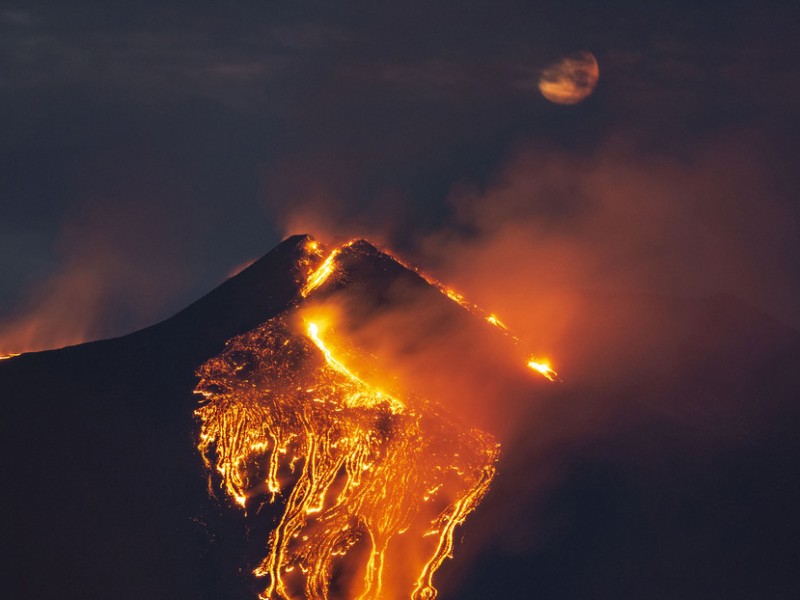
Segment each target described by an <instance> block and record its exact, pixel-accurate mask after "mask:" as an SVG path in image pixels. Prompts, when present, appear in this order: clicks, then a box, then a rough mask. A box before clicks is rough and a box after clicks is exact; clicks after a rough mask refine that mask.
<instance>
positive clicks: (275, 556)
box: [195, 241, 555, 600]
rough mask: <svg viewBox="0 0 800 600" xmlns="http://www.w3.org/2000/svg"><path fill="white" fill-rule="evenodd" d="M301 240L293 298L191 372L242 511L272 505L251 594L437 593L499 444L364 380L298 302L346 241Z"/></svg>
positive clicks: (428, 404) (423, 402) (331, 272)
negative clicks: (257, 582)
mask: <svg viewBox="0 0 800 600" xmlns="http://www.w3.org/2000/svg"><path fill="white" fill-rule="evenodd" d="M306 246H307V247H306V258H305V259H304V260H301V261H300V267H301V270H300V275H299V277H300V279H301V281H300V285H299V288H300V290H301V291H300V293H299V294H298V302H296V303H295V306H294V307H293V308H292V309H290V310H288V311H285V312H284V313H282V314H280V315H279V316H276V317H275V318H273V319H271V320H269V321H267V322H266V323H264V324H262V325H261V326H260V327H258V328H256V329H254V330H252V331H250V332H248V333H245V334H243V335H240V336H238V337H235V338H233V339H231V340H229V341H228V343H227V346H226V348H225V350H224V351H223V352H222V354H220V355H219V356H217V357H215V358H212V359H211V360H209V361H208V362H206V363H205V364H203V365H202V366H201V367H200V368H199V369H198V376H199V378H200V380H199V383H198V385H197V388H196V390H195V391H196V393H197V394H199V395H200V396H201V402H200V406H199V408H198V409H197V410H196V415H197V417H198V418H199V421H200V432H199V444H198V447H199V450H200V451H201V453H202V455H203V458H204V461H205V464H206V467H207V468H208V469H209V470H210V471H213V470H216V472H217V473H218V476H219V478H221V485H222V487H223V489H224V491H225V493H226V494H227V495H228V496H229V497H230V498H231V499H232V500H233V501H235V502H236V503H237V504H238V505H239V506H240V507H241V508H242V510H249V509H255V507H257V506H258V505H259V503H262V504H264V503H266V504H270V503H271V504H273V505H274V506H275V507H276V509H277V511H278V514H279V519H278V522H277V525H276V526H275V527H274V529H273V530H272V532H271V534H270V535H269V539H268V540H264V556H263V560H261V562H260V564H259V565H258V566H257V568H256V569H255V571H254V574H255V575H256V576H259V577H263V578H264V581H265V583H264V591H263V592H262V593H261V595H260V598H263V599H270V600H271V599H274V598H281V599H295V598H329V597H336V598H362V599H378V598H386V599H393V598H412V599H414V600H421V599H431V598H435V597H436V594H437V591H436V588H435V587H434V585H433V577H434V574H435V573H436V570H437V569H438V568H439V566H440V565H441V564H442V562H443V561H444V560H445V558H447V557H450V556H452V553H453V536H454V531H455V529H456V527H457V526H458V525H459V524H461V523H462V522H464V520H465V519H466V518H467V516H468V515H469V514H470V512H472V511H473V510H474V509H475V507H476V506H477V505H478V504H479V503H480V501H481V499H482V498H483V496H484V495H485V494H486V492H487V490H488V489H489V485H490V484H491V482H492V478H493V477H494V474H495V466H496V462H497V459H498V454H499V444H498V442H497V441H496V440H495V438H494V437H493V436H492V435H490V434H489V433H487V432H484V431H480V430H478V429H475V428H471V427H469V425H468V424H465V423H463V422H462V421H461V420H460V419H459V418H456V417H455V416H454V415H452V414H451V413H449V412H448V411H447V410H445V408H444V407H443V406H441V405H440V404H439V403H437V402H436V401H435V400H434V399H430V398H424V397H420V396H416V395H408V394H406V395H400V394H397V393H395V392H394V391H393V390H384V389H380V388H379V387H377V386H376V385H374V384H373V383H370V380H371V379H370V377H369V372H370V368H369V366H368V365H369V357H368V356H364V353H359V351H358V349H357V348H354V347H352V346H349V345H348V343H347V342H346V341H345V340H343V339H340V337H339V336H337V332H336V328H335V324H332V323H331V322H330V319H327V320H319V319H312V318H311V317H309V316H308V314H307V311H304V310H303V309H302V306H301V305H302V304H303V302H304V300H305V299H306V298H307V297H309V296H310V295H313V292H314V290H315V289H316V288H318V287H320V286H321V285H323V284H324V283H325V281H327V280H328V279H329V278H335V277H336V274H337V271H338V269H339V266H338V265H337V255H338V254H339V253H340V252H341V251H342V249H343V248H345V247H346V246H347V245H345V246H342V247H340V248H337V249H336V250H334V251H333V252H331V253H330V254H328V255H327V257H325V256H323V255H322V253H321V251H320V249H319V246H318V244H317V243H316V242H314V241H309V242H307V244H306ZM429 283H433V284H434V285H435V286H436V287H438V288H439V289H440V291H442V292H443V293H446V294H447V295H448V296H450V297H451V298H452V299H453V300H454V301H456V302H458V303H459V304H461V305H462V306H463V307H464V308H466V309H467V310H473V309H475V310H477V309H476V307H473V306H472V305H469V304H468V303H466V302H465V301H464V299H463V298H462V297H461V296H459V295H457V294H455V293H453V292H449V290H447V289H446V288H444V287H443V286H440V285H439V284H437V283H435V282H431V281H430V280H429ZM454 296H456V297H454ZM481 316H483V317H484V318H485V319H486V320H487V321H489V323H491V324H493V325H495V326H498V327H502V328H505V326H503V325H502V323H500V322H499V320H498V319H497V318H496V317H494V315H490V316H489V317H486V316H485V315H481ZM493 320H497V323H493V322H492V321H493ZM531 362H533V363H535V364H534V365H531V364H528V366H529V367H530V368H532V369H534V370H537V371H539V372H540V373H541V374H542V375H543V376H545V377H548V378H550V379H552V378H553V377H554V376H555V373H553V372H552V371H551V370H550V369H549V367H546V366H544V365H542V364H541V363H539V362H536V361H533V360H531ZM365 365H367V366H365ZM210 481H211V480H210Z"/></svg>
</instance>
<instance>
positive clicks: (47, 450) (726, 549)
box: [0, 236, 800, 600]
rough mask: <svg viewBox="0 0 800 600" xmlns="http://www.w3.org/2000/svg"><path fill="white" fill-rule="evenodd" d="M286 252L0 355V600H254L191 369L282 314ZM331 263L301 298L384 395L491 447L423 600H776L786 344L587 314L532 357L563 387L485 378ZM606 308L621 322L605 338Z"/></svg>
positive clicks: (476, 338)
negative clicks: (479, 435) (470, 431)
mask: <svg viewBox="0 0 800 600" xmlns="http://www.w3.org/2000/svg"><path fill="white" fill-rule="evenodd" d="M307 241H308V240H307V238H306V237H300V236H298V237H295V238H290V239H289V240H287V241H285V242H284V243H282V244H281V245H279V246H278V247H277V248H275V249H274V250H273V251H272V252H270V253H269V254H267V255H266V256H265V257H264V258H262V259H261V260H259V261H258V262H256V263H254V264H253V265H252V266H251V267H249V268H248V269H246V270H245V271H243V272H242V273H240V274H239V275H237V276H236V277H234V278H232V279H230V280H229V281H227V282H225V283H224V284H223V285H222V286H220V287H219V288H217V289H216V290H214V291H213V292H211V293H210V294H209V295H208V296H206V297H205V298H203V299H201V300H199V301H198V302H197V303H195V304H193V305H192V306H190V307H188V308H187V309H185V310H184V311H182V312H181V313H179V314H177V315H175V316H174V317H172V318H171V319H168V320H166V321H164V322H162V323H159V324H157V325H154V326H152V327H150V328H147V329H145V330H142V331H139V332H136V333H134V334H131V335H128V336H125V337H122V338H118V339H114V340H106V341H101V342H94V343H90V344H83V345H81V346H76V347H72V348H65V349H62V350H57V351H49V352H41V353H33V354H29V355H23V356H20V357H17V358H14V359H11V360H6V361H0V407H2V411H3V415H2V419H0V440H2V441H0V444H2V452H3V467H2V477H3V481H4V482H5V483H6V493H5V495H4V500H3V504H2V506H3V512H4V519H3V524H2V526H0V528H1V531H0V535H2V539H3V540H4V544H3V550H2V552H3V557H2V560H3V566H4V569H3V571H4V576H3V584H4V589H6V590H9V591H10V594H11V595H12V596H13V597H25V598H46V597H47V598H49V597H52V596H54V595H58V596H59V597H66V598H112V597H113V598H122V599H128V598H130V599H134V598H135V599H137V600H138V599H141V598H156V599H160V598H164V599H165V600H166V599H174V598H187V599H188V598H193V599H208V600H217V599H223V600H224V599H242V600H244V599H252V598H255V596H256V594H257V592H258V591H260V590H261V589H263V586H262V585H261V584H260V583H257V582H254V581H253V579H252V577H251V576H250V574H249V573H248V572H247V571H248V567H247V565H252V562H251V561H252V555H253V552H254V547H256V546H258V547H259V548H261V546H263V539H264V535H263V534H264V530H265V529H266V528H268V527H269V526H270V524H271V521H270V516H269V514H268V511H267V513H264V514H263V515H262V517H263V518H262V519H261V520H258V519H257V518H256V517H255V516H248V518H247V519H246V520H243V519H242V517H241V513H240V511H239V510H237V509H236V508H233V507H229V506H228V504H227V503H226V501H225V500H224V499H222V500H221V501H219V502H218V501H217V500H214V499H211V498H209V496H208V490H207V487H206V483H207V482H206V478H205V473H204V470H203V468H202V465H201V461H200V457H199V455H198V453H197V451H196V443H197V439H196V433H197V423H196V421H195V420H194V419H193V416H192V414H193V411H194V409H195V408H196V406H197V398H196V396H194V395H193V394H192V390H193V389H194V387H195V385H196V384H197V378H196V377H195V374H194V372H195V369H196V368H197V367H198V366H199V365H200V364H201V363H203V362H204V361H205V360H207V359H209V358H210V357H212V356H215V355H217V354H219V353H220V352H221V351H222V350H223V348H224V346H225V342H226V340H228V339H230V338H232V337H233V336H235V335H238V334H241V333H243V332H246V331H248V330H250V329H252V328H254V327H256V326H258V325H260V324H261V323H263V322H264V321H266V320H267V319H269V318H271V317H273V316H275V315H277V314H279V313H282V312H283V311H285V310H286V309H287V308H289V307H291V306H293V305H295V304H296V303H297V302H300V301H301V294H300V291H301V290H300V285H299V284H298V269H299V266H298V264H299V261H300V260H301V259H302V258H303V257H304V256H305V254H304V247H305V245H306V243H307ZM341 264H342V265H343V269H342V272H341V273H340V275H339V276H337V277H336V278H333V279H331V280H330V281H329V282H327V283H326V284H325V285H324V286H321V287H320V288H319V289H318V290H316V291H315V292H314V293H313V294H312V295H311V296H310V298H309V302H308V303H309V304H313V302H314V301H320V302H326V303H328V304H334V305H336V306H339V307H341V308H342V311H343V312H342V315H343V321H342V328H343V329H344V330H346V331H347V333H348V334H349V335H351V336H353V339H355V340H357V342H358V343H359V344H362V345H363V346H365V347H367V348H370V351H371V352H374V354H375V355H376V357H377V358H376V360H378V361H379V363H380V361H381V360H384V361H385V360H394V359H396V358H397V357H402V359H403V360H401V361H397V362H398V364H393V365H392V366H393V367H394V368H396V369H398V370H399V372H400V374H401V375H402V377H404V378H405V377H408V378H409V379H413V378H414V377H415V376H419V377H420V378H421V379H422V380H425V381H426V382H429V385H431V386H432V388H431V389H432V390H433V391H434V392H437V393H438V390H437V386H438V387H439V388H440V389H441V390H445V389H446V388H448V386H452V387H455V388H456V389H457V391H458V392H460V393H459V394H457V396H458V397H459V398H463V399H464V402H466V403H467V404H466V405H465V407H466V408H465V411H466V412H468V413H469V414H470V415H471V416H472V417H474V418H475V419H476V420H478V421H481V422H482V425H484V426H486V427H489V428H492V427H495V428H497V429H499V430H501V432H502V434H503V435H504V440H503V441H504V442H506V444H505V447H504V452H503V455H502V459H501V462H500V465H499V472H498V473H499V475H498V479H497V481H496V482H495V484H494V485H493V487H492V489H491V490H490V491H489V494H488V496H487V497H486V500H485V501H484V504H483V505H482V506H481V507H479V508H478V510H477V511H476V513H475V515H474V517H473V519H472V520H471V521H468V522H467V524H466V525H465V527H464V530H463V536H464V538H465V539H466V543H465V544H464V545H463V546H459V548H458V550H457V554H458V555H459V560H458V561H452V562H446V563H445V565H444V566H443V568H442V574H441V580H440V581H441V586H439V587H440V591H441V593H442V597H444V598H463V599H471V598H476V599H477V598H482V599H483V598H489V597H496V598H508V599H515V598H520V599H522V598H529V597H539V598H564V599H567V598H586V597H593V598H606V597H607V598H611V597H614V598H675V597H682V598H687V597H688V598H701V597H702V598H704V599H705V598H708V597H709V596H711V597H717V596H720V597H722V596H724V597H727V598H756V597H758V598H784V597H785V598H789V597H793V596H794V593H793V592H796V591H797V590H798V589H800V576H798V569H797V568H796V564H795V563H796V557H797V556H798V554H800V548H798V539H800V526H799V524H800V518H798V511H797V508H796V507H797V506H800V484H798V480H800V478H798V477H797V473H799V472H800V443H798V442H797V436H796V431H797V430H798V426H800V417H799V416H798V412H799V411H798V404H799V403H798V401H797V399H798V397H800V336H798V334H797V333H796V332H794V331H793V330H791V329H789V328H787V327H785V326H782V325H781V324H779V323H776V322H775V321H774V320H772V319H770V318H769V317H766V316H765V315H762V314H760V313H758V311H755V310H753V309H750V308H749V307H746V306H743V305H742V304H741V303H739V302H738V301H736V300H735V299H732V298H728V297H715V298H711V299H706V300H696V301H695V300H677V299H670V298H658V299H653V298H633V297H625V298H624V299H623V300H624V302H621V299H620V298H613V299H612V298H605V297H602V296H594V297H592V298H590V299H588V302H587V304H591V305H592V306H593V307H594V310H592V311H587V312H586V314H585V315H584V316H583V318H582V319H581V320H580V322H575V324H574V327H573V328H572V330H571V331H570V332H569V334H568V335H566V336H565V337H564V339H563V340H562V342H561V346H560V347H559V348H557V349H556V348H554V349H553V350H554V351H555V352H556V353H557V355H558V356H563V357H564V363H562V364H559V365H557V366H558V368H559V370H560V371H561V372H562V374H563V376H564V379H565V383H564V384H563V385H561V386H558V387H555V386H549V384H547V385H545V384H544V383H546V382H544V383H543V382H539V383H542V385H536V383H537V382H536V381H533V382H531V381H529V380H525V381H521V380H520V379H518V377H519V373H518V372H517V370H515V368H512V367H508V365H509V364H511V363H512V362H513V360H515V359H516V357H515V356H514V349H513V347H512V346H511V345H509V344H507V343H506V340H504V339H503V337H502V336H492V335H488V336H487V335H485V333H484V332H485V327H484V324H483V323H482V322H480V320H479V319H475V318H474V316H473V315H470V314H468V313H466V312H465V311H463V310H461V309H460V308H459V307H458V306H456V305H454V304H453V303H452V302H450V301H448V300H447V299H446V298H445V297H444V296H443V295H442V294H441V293H439V291H438V290H436V289H434V288H432V287H430V286H429V285H428V284H427V283H426V282H425V281H424V280H423V279H422V278H420V277H419V276H417V275H416V274H415V273H413V272H411V271H409V270H407V269H405V268H404V267H402V266H401V265H399V264H398V263H396V262H395V261H393V260H392V259H391V258H390V257H388V256H386V255H384V254H381V253H379V252H377V251H376V250H375V249H374V248H372V247H371V246H369V245H368V244H365V243H360V244H354V245H353V246H352V247H350V248H348V249H347V251H346V252H343V255H342V257H341ZM620 306H624V309H620ZM612 313H614V314H616V319H615V323H617V324H618V325H627V326H625V327H623V326H620V327H617V328H616V329H611V328H610V327H609V326H608V321H609V319H608V316H609V315H610V314H612ZM409 315H413V318H409ZM387 332H390V333H387ZM545 350H547V349H545ZM631 357H635V358H636V368H631V367H629V365H631V364H633V363H632V362H631V361H632V358H631ZM625 361H628V362H627V363H626V362H625ZM594 363H596V365H597V367H596V368H593V367H592V365H593V364H594ZM381 364H383V363H381ZM601 375H602V376H601ZM431 382H432V383H431ZM448 389H449V388H448ZM520 390H529V391H531V393H530V394H528V395H525V394H524V393H522V394H521V393H520ZM498 393H499V396H498ZM534 400H535V401H534ZM220 498H223V495H222V494H220ZM465 559H466V560H465ZM476 560H477V561H478V562H475V561H476ZM243 565H245V566H244V567H243ZM476 565H478V566H477V567H476Z"/></svg>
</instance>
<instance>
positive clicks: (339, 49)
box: [0, 0, 800, 353]
mask: <svg viewBox="0 0 800 600" xmlns="http://www.w3.org/2000/svg"><path fill="white" fill-rule="evenodd" d="M790 4H791V3H787V2H772V3H771V2H765V1H757V2H756V1H754V2H736V1H727V2H716V3H689V2H674V3H666V2H640V1H638V2H608V1H604V2H585V1H584V2H577V1H574V0H571V1H563V0H562V1H558V2H536V1H531V0H525V1H516V2H515V1H507V0H492V1H485V2H484V1H481V2H469V3H465V2H463V1H459V2H450V1H442V2H429V1H428V2H416V1H415V0H412V1H408V2H393V3H381V2H377V3H376V2H349V3H342V2H333V3H332V2H267V1H263V0H262V1H259V2H231V3H220V2H199V1H197V0H195V1H193V2H188V1H187V2H175V1H172V0H164V1H159V2H137V3H128V5H127V6H114V5H113V4H111V3H107V2H96V3H95V2H85V1H75V2H69V3H64V2H55V1H35V0H34V1H25V2H22V1H20V2H14V1H11V2H3V3H2V8H0V113H1V114H2V115H3V117H2V135H0V153H2V159H1V160H0V281H2V282H3V285H2V286H0V332H2V333H0V353H2V352H4V351H5V352H12V351H15V350H17V351H19V350H26V349H37V348H44V347H52V346H58V345H63V344H65V343H72V342H77V341H82V340H84V339H90V338H95V337H102V336H109V335H116V334H121V333H124V332H126V331H129V330H132V329H136V328H139V327H141V326H144V325H147V324H149V323H152V322H154V321H155V320H158V319H161V318H164V317H166V316H168V315H170V314H171V313H173V312H175V311H176V310H177V309H179V308H181V307H183V306H185V305H186V304H188V303H189V302H191V301H193V300H194V299H196V298H197V297H199V296H200V295H201V294H202V293H204V292H205V291H207V290H209V289H211V288H212V287H214V286H215V285H216V284H218V283H219V282H220V281H222V280H223V279H224V278H225V277H227V276H228V275H229V274H230V273H231V272H232V271H233V270H234V269H236V268H237V267H239V266H241V265H242V264H244V263H246V262H247V261H248V260H251V259H254V258H256V257H258V256H260V255H261V254H263V253H264V252H266V251H267V250H268V249H269V248H271V247H272V246H273V245H274V244H275V243H277V242H278V241H279V240H280V239H281V238H282V237H283V236H284V235H285V234H287V233H294V232H297V231H298V230H299V229H306V228H307V229H310V231H309V232H310V233H312V234H314V233H317V234H319V235H321V236H323V237H325V236H336V235H350V234H352V233H357V234H367V235H369V236H370V237H374V238H377V239H378V241H380V242H382V243H386V244H390V245H392V246H393V247H396V248H399V249H400V251H401V252H403V253H406V254H407V255H410V256H412V257H414V258H415V259H416V260H419V261H420V262H424V263H425V264H426V265H427V264H428V263H429V262H430V264H432V265H433V267H432V268H437V266H438V268H439V269H440V272H441V273H442V274H444V275H447V276H451V277H455V278H456V279H458V277H459V274H462V273H464V272H465V270H467V268H468V267H467V266H465V265H464V264H457V263H458V261H457V260H454V259H452V258H443V253H445V252H446V251H449V250H450V249H453V248H455V249H457V251H458V252H459V253H460V254H459V256H462V255H463V256H472V255H474V254H476V253H482V252H483V251H484V250H486V252H487V254H486V256H492V257H494V256H505V254H504V253H503V252H502V251H500V250H498V248H499V246H498V244H499V243H500V242H501V241H502V240H508V239H513V240H514V241H515V243H519V246H518V250H517V256H518V258H519V260H521V261H533V260H535V259H538V258H540V257H541V256H540V254H544V255H547V256H548V257H550V258H551V259H552V263H551V264H552V265H554V267H553V268H552V269H550V270H549V271H547V270H545V273H544V274H543V281H546V282H552V283H553V284H554V285H556V284H557V285H563V286H577V287H602V285H601V283H605V284H607V285H608V286H609V287H611V288H618V289H623V290H630V289H634V290H636V291H655V292H660V293H669V294H677V295H703V294H710V293H715V292H730V293H734V294H736V295H738V296H740V297H742V298H743V299H744V300H746V301H748V302H751V303H753V304H755V305H756V306H758V307H759V308H761V309H763V310H766V311H767V312H771V313H772V314H775V315H776V316H778V317H779V318H781V319H783V320H785V321H787V322H789V323H792V324H794V325H795V326H797V325H798V324H800V314H798V310H797V308H796V307H797V306H800V281H799V280H798V275H797V273H798V270H797V269H796V265H797V264H798V263H800V227H798V223H800V199H799V198H798V191H800V168H799V167H800V160H798V157H799V150H800V109H798V107H800V83H798V77H797V75H798V67H797V65H798V64H800V46H799V45H798V43H797V39H796V37H797V27H798V23H800V18H798V17H800V9H798V8H797V7H792V6H790ZM577 50H589V51H591V52H593V53H594V54H595V55H596V57H597V59H598V61H599V64H600V73H601V75H600V83H599V85H598V87H597V89H596V91H595V93H594V95H593V96H591V97H590V98H589V99H587V100H586V101H585V102H583V103H581V104H578V105H575V106H570V107H565V106H556V105H553V104H550V103H548V102H547V101H546V100H544V99H543V98H542V97H541V96H540V95H539V94H538V92H537V90H536V80H537V77H538V73H539V71H540V70H541V69H542V68H544V67H545V66H547V65H548V63H550V62H551V61H553V60H555V59H557V58H559V57H560V56H563V55H564V54H567V53H570V52H574V51H577ZM476 248H477V250H476ZM497 252H499V254H496V253H497ZM554 257H555V258H554ZM564 257H569V258H568V259H566V258H564ZM484 262H486V261H484ZM564 273H568V276H566V275H564Z"/></svg>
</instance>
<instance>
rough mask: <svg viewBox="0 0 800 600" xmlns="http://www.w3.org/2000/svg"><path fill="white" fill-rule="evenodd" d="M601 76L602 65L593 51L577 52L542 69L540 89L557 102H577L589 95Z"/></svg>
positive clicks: (549, 98) (552, 100)
mask: <svg viewBox="0 0 800 600" xmlns="http://www.w3.org/2000/svg"><path fill="white" fill-rule="evenodd" d="M599 78H600V67H599V66H598V64H597V59H596V58H595V57H594V54H592V53H591V52H575V53H573V54H569V55H567V56H565V57H564V58H562V59H560V60H558V61H556V62H554V63H553V64H551V65H550V66H548V67H547V68H545V69H544V70H543V71H542V74H541V76H540V77H539V91H540V92H541V94H542V96H544V97H545V98H547V99H548V100H550V102H554V103H556V104H577V103H578V102H580V101H581V100H584V99H585V98H587V97H589V96H590V95H591V93H592V92H593V91H594V88H595V86H596V85H597V80H598V79H599Z"/></svg>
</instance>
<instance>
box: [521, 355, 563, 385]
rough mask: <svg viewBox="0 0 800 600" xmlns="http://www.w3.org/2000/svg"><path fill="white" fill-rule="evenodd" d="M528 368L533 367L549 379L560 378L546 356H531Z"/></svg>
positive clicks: (555, 379)
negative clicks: (538, 357)
mask: <svg viewBox="0 0 800 600" xmlns="http://www.w3.org/2000/svg"><path fill="white" fill-rule="evenodd" d="M528 368H529V369H533V370H534V371H536V372H537V373H541V374H542V375H544V376H545V377H547V379H549V380H550V381H557V380H558V373H556V372H555V371H553V369H552V368H551V367H550V361H548V360H547V359H546V358H545V359H537V358H535V357H533V356H531V357H530V358H529V359H528Z"/></svg>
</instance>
